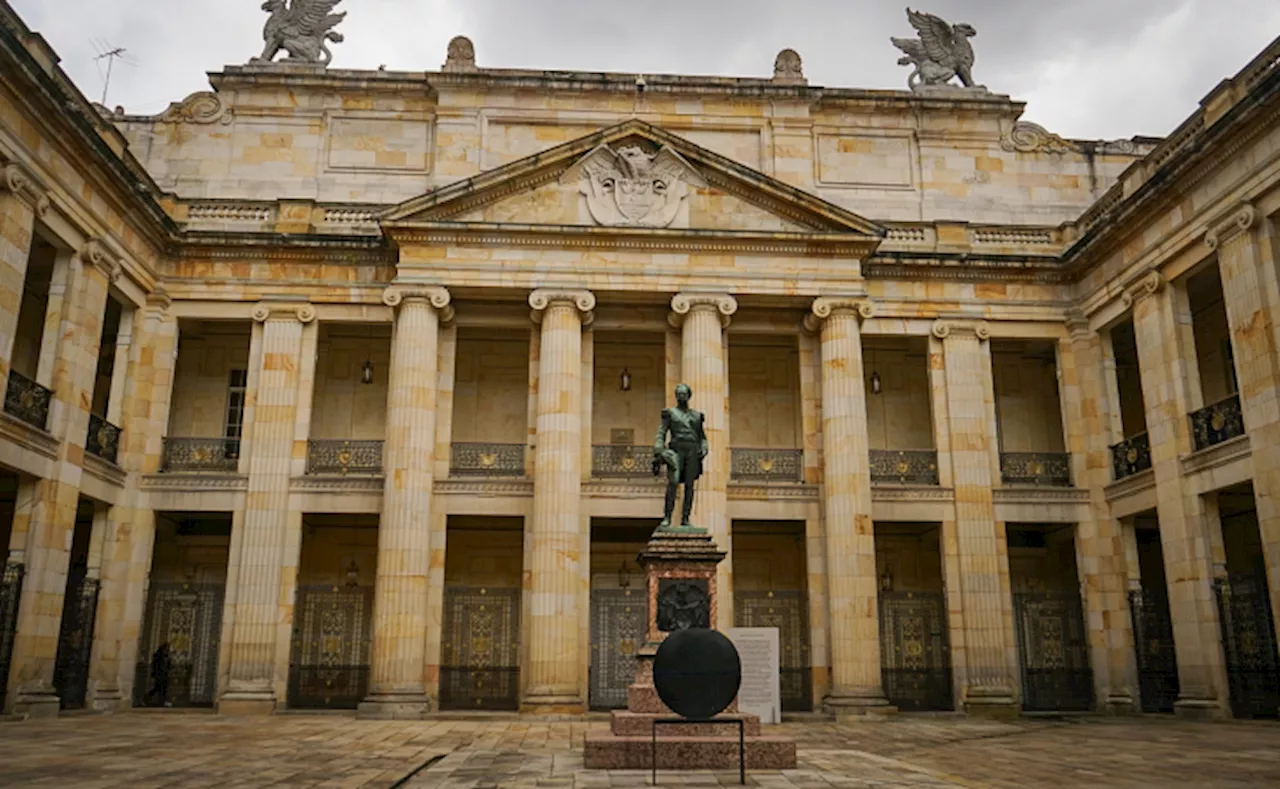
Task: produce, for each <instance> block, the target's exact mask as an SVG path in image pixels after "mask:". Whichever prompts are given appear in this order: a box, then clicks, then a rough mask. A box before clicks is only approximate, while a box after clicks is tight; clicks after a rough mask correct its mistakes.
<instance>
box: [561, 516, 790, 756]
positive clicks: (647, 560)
mask: <svg viewBox="0 0 1280 789" xmlns="http://www.w3.org/2000/svg"><path fill="white" fill-rule="evenodd" d="M724 556H725V554H724V552H723V551H721V550H719V549H718V548H717V547H716V543H715V540H713V539H712V538H711V536H710V535H708V534H697V533H662V534H655V535H654V536H653V537H652V538H651V539H650V540H649V544H648V546H646V548H645V550H644V552H643V553H641V554H640V556H639V557H638V561H639V563H640V565H641V566H642V567H644V570H645V577H646V579H647V580H646V591H647V595H648V629H647V633H646V639H645V644H644V646H642V647H641V648H640V650H639V654H638V658H639V659H638V661H637V667H636V681H635V682H634V683H632V685H631V687H629V688H628V689H627V709H626V710H615V711H614V712H613V714H612V715H611V716H610V721H609V732H608V733H604V732H600V733H596V732H590V733H588V734H587V738H586V752H585V763H586V766H587V769H590V770H624V769H650V768H652V767H653V750H652V747H653V722H654V720H655V719H658V718H671V717H675V713H673V712H672V711H671V709H670V708H668V707H667V705H666V704H663V703H662V699H660V698H659V697H658V691H657V689H656V688H655V687H654V685H653V659H654V656H655V655H657V653H658V647H659V646H661V644H662V641H663V639H664V638H666V636H667V630H666V629H664V628H670V627H671V624H672V623H671V621H670V620H672V619H677V620H679V619H683V618H689V619H694V620H697V621H698V622H699V623H701V622H715V621H716V615H717V613H718V610H719V609H718V605H717V594H716V566H717V565H718V564H719V563H720V560H721V559H723V558H724ZM678 584H687V586H685V587H683V588H682V589H680V590H679V591H681V592H685V595H684V599H685V600H686V601H689V600H696V599H698V598H699V597H700V595H699V594H698V592H696V591H692V590H694V589H696V590H699V591H701V592H705V594H706V603H705V605H689V606H688V607H681V606H671V605H664V606H663V607H662V609H661V610H660V609H659V599H660V598H668V597H669V596H670V595H671V594H672V593H673V590H672V587H673V586H675V585H678ZM704 626H705V625H704ZM736 720H742V721H744V725H745V726H746V761H747V767H748V769H753V770H781V769H790V768H794V767H795V766H796V744H795V742H793V741H792V740H788V739H785V738H782V737H768V736H763V735H762V734H761V730H760V717H759V716H758V715H744V714H742V713H739V712H738V705H737V702H736V701H735V702H734V703H733V704H730V705H729V709H728V710H726V711H725V712H724V713H721V714H720V715H717V716H716V719H715V721H711V722H707V723H703V724H698V725H696V726H680V727H676V726H669V727H666V728H661V727H660V728H659V729H658V765H657V766H658V767H659V768H660V769H664V770H679V769H685V770H706V769H731V768H734V767H737V766H738V727H737V725H736V724H734V723H733V721H736Z"/></svg>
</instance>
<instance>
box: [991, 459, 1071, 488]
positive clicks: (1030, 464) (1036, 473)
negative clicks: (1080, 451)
mask: <svg viewBox="0 0 1280 789" xmlns="http://www.w3.org/2000/svg"><path fill="white" fill-rule="evenodd" d="M1000 479H1001V480H1002V481H1003V482H1004V484H1006V485H1038V486H1041V487H1052V488H1069V487H1071V455H1070V454H1069V453H1067V452H1001V453H1000Z"/></svg>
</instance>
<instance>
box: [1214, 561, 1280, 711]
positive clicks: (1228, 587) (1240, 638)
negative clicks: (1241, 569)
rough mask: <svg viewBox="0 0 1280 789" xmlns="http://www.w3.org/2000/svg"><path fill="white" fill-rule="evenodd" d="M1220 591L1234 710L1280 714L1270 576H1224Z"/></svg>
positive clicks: (1278, 661)
mask: <svg viewBox="0 0 1280 789" xmlns="http://www.w3.org/2000/svg"><path fill="white" fill-rule="evenodd" d="M1214 592H1215V593H1216V595H1217V598H1218V618H1219V624H1220V625H1221V627H1222V651H1223V653H1225V655H1226V659H1227V685H1228V686H1229V688H1230V692H1231V713H1232V714H1233V715H1235V716H1236V717H1237V718H1274V717H1276V715H1277V712H1280V657H1278V656H1277V655H1276V632H1275V622H1274V621H1273V620H1272V618H1271V600H1270V596H1269V593H1268V590H1267V579H1266V577H1264V576H1259V575H1233V576H1229V577H1227V578H1219V579H1217V580H1216V581H1215V582H1214Z"/></svg>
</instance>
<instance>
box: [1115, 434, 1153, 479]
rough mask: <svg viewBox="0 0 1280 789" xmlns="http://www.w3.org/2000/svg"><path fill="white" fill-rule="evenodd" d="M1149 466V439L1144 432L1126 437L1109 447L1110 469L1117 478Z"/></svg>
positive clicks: (1144, 469)
mask: <svg viewBox="0 0 1280 789" xmlns="http://www.w3.org/2000/svg"><path fill="white" fill-rule="evenodd" d="M1149 468H1151V441H1150V439H1148V438H1147V434H1146V433H1139V434H1138V435H1136V436H1133V437H1132V438H1126V439H1125V440H1124V441H1121V442H1120V443H1119V444H1114V445H1112V447H1111V471H1112V473H1113V474H1114V475H1115V478H1116V479H1117V480H1122V479H1124V478H1125V477H1129V476H1132V475H1134V474H1137V473H1138V472H1139V471H1146V470H1147V469H1149Z"/></svg>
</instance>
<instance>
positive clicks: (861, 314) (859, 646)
mask: <svg viewBox="0 0 1280 789" xmlns="http://www.w3.org/2000/svg"><path fill="white" fill-rule="evenodd" d="M869 317H871V305H870V304H869V303H868V302H865V301H859V300H856V299H852V298H825V297H824V298H819V299H817V300H816V301H815V302H814V303H813V313H812V314H811V315H810V316H808V318H807V319H806V325H807V327H808V328H809V329H810V330H818V331H820V333H821V335H820V336H821V344H820V351H819V353H820V355H821V359H822V446H823V460H824V467H823V476H822V482H823V484H822V503H823V512H824V517H825V535H826V543H827V600H828V607H829V609H830V612H831V614H830V617H829V619H828V623H829V624H828V626H829V628H830V633H831V689H830V692H829V694H828V696H827V699H826V702H825V704H826V706H827V708H828V709H829V710H830V711H832V712H834V713H836V714H837V715H841V716H843V715H848V714H863V713H867V712H875V711H885V710H887V709H888V704H889V702H888V701H887V700H886V699H885V697H884V689H883V688H882V687H881V681H880V628H879V610H878V607H877V604H876V583H877V582H876V537H875V523H874V522H873V521H872V519H871V469H870V467H869V465H868V458H867V400H866V391H865V389H864V387H863V382H862V337H861V326H860V321H861V320H862V319H864V318H869Z"/></svg>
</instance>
